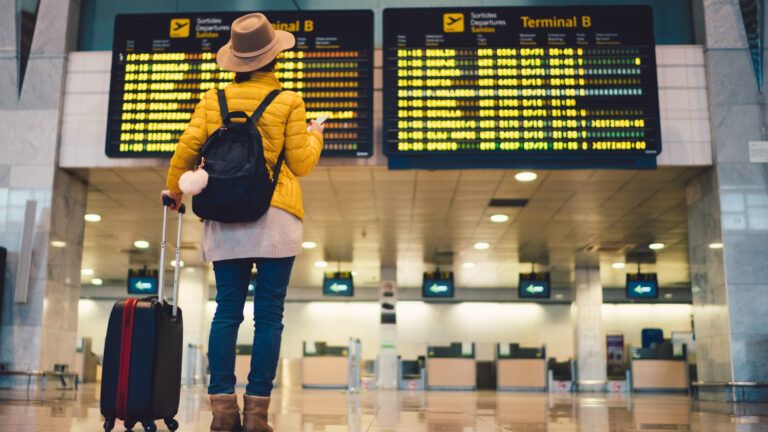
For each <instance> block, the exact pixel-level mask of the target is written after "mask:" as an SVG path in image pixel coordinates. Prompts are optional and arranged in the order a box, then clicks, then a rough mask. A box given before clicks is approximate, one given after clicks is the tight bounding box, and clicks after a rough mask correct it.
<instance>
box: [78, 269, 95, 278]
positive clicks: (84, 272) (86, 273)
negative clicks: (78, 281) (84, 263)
mask: <svg viewBox="0 0 768 432" xmlns="http://www.w3.org/2000/svg"><path fill="white" fill-rule="evenodd" d="M80 274H81V275H83V276H93V269H89V268H84V269H82V270H80Z"/></svg>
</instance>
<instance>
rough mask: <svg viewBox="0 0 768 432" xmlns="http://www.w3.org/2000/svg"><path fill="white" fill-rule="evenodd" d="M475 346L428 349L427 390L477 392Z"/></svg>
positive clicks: (463, 345) (458, 344) (453, 344)
mask: <svg viewBox="0 0 768 432" xmlns="http://www.w3.org/2000/svg"><path fill="white" fill-rule="evenodd" d="M476 388H477V369H476V366H475V344H474V343H472V344H462V343H452V344H451V345H449V346H447V347H439V346H430V347H427V390H475V389H476Z"/></svg>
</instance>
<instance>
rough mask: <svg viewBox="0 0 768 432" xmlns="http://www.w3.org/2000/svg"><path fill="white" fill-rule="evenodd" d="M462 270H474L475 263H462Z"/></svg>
mask: <svg viewBox="0 0 768 432" xmlns="http://www.w3.org/2000/svg"><path fill="white" fill-rule="evenodd" d="M464 268H466V269H470V268H475V263H473V262H465V263H464Z"/></svg>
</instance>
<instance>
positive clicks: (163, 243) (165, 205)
mask: <svg viewBox="0 0 768 432" xmlns="http://www.w3.org/2000/svg"><path fill="white" fill-rule="evenodd" d="M173 204H174V200H173V198H171V197H169V196H167V195H163V238H162V240H161V241H160V268H159V273H160V277H159V285H160V286H159V289H158V291H159V293H158V300H159V301H161V302H162V303H165V246H166V238H167V231H168V208H170V207H171V206H172V205H173ZM178 211H179V223H178V225H177V230H176V256H175V260H176V266H175V268H174V271H173V317H174V318H175V317H176V315H177V313H178V309H179V306H178V305H179V302H178V299H179V271H180V269H181V266H180V263H181V223H182V220H183V216H184V213H186V211H187V208H186V206H185V205H184V204H182V205H180V206H179V209H178Z"/></svg>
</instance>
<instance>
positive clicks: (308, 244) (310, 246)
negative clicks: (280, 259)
mask: <svg viewBox="0 0 768 432" xmlns="http://www.w3.org/2000/svg"><path fill="white" fill-rule="evenodd" d="M301 247H303V248H304V249H314V248H316V247H317V243H315V242H313V241H305V242H304V243H302V244H301Z"/></svg>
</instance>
